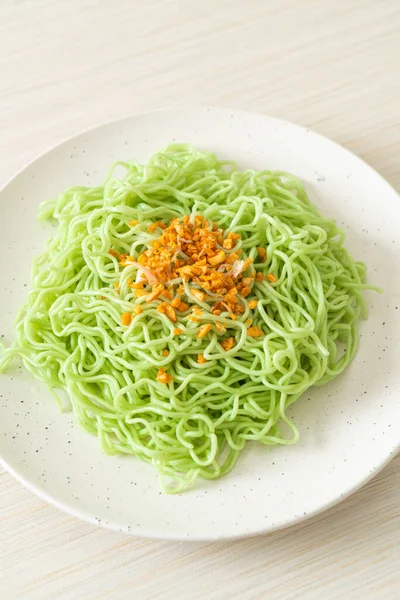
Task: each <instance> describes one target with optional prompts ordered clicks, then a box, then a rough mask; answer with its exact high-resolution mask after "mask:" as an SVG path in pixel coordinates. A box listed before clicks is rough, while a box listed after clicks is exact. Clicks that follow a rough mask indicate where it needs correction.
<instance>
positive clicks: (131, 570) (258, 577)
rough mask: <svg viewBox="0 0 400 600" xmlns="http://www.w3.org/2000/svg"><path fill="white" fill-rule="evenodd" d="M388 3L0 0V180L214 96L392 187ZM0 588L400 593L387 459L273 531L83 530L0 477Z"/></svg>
mask: <svg viewBox="0 0 400 600" xmlns="http://www.w3.org/2000/svg"><path fill="white" fill-rule="evenodd" d="M399 31H400V2H399V0H336V1H334V0H302V1H300V0H246V1H241V0H198V1H192V0H148V1H147V2H146V1H143V2H140V1H139V0H114V1H113V2H111V1H107V0H69V1H67V0H14V1H11V0H2V2H1V4H0V132H1V133H0V155H1V162H0V184H3V183H4V182H5V181H6V180H7V179H8V178H9V177H10V176H11V175H13V174H14V173H15V172H16V171H17V170H18V169H19V168H21V167H22V166H23V165H25V164H26V163H27V162H29V161H31V160H32V159H33V158H34V157H36V156H37V155H38V154H41V153H42V152H43V151H45V150H46V149H48V148H49V147H51V146H53V145H55V144H57V143H59V142H60V141H61V140H63V139H64V138H66V137H69V136H71V135H74V134H76V133H78V132H79V131H80V130H82V129H83V128H88V127H91V126H94V125H97V124H100V123H102V122H104V121H106V120H110V119H114V118H118V117H121V116H122V115H126V114H129V113H134V112H142V111H148V110H152V109H157V108H163V107H176V106H183V105H199V104H207V105H217V106H222V107H233V108H243V109H247V110H250V111H255V112H261V113H268V114H270V115H273V116H277V117H281V118H284V119H287V120H290V121H294V122H297V123H299V124H302V125H305V126H307V127H310V128H313V129H315V130H317V131H319V132H320V133H322V134H325V135H327V136H328V137H332V138H334V139H335V140H336V141H338V142H339V143H341V144H343V145H344V146H346V147H347V148H349V149H350V150H353V151H354V152H355V153H357V154H358V155H360V156H361V157H362V158H364V159H365V160H366V161H367V162H369V163H370V164H371V165H373V166H374V167H375V168H376V169H377V170H378V171H380V172H381V173H382V175H383V176H384V177H386V178H387V179H388V181H389V182H390V183H391V184H392V185H393V186H394V187H397V189H400V169H399V155H400V135H399V134H400V71H399V66H400V34H399ZM0 481H1V487H0V511H1V522H0V536H1V561H0V569H1V573H0V598H1V599H2V600H11V599H14V598H28V599H31V598H32V599H36V598H37V599H40V600H43V599H47V598H48V599H55V598H57V599H74V600H75V599H81V598H82V599H85V600H87V599H92V598H93V599H95V598H96V599H97V598H107V599H108V598H112V599H113V598H118V599H120V598H135V599H136V598H137V599H141V600H148V599H153V598H154V599H156V598H157V599H158V598H161V599H164V598H166V599H169V598H175V599H184V600H190V599H197V598H210V599H229V600H234V599H240V600H242V599H244V600H247V599H253V598H254V599H255V598H257V599H259V598H266V599H268V600H269V599H271V600H275V599H285V600H288V599H292V598H301V599H303V598H304V599H306V600H308V599H310V600H311V599H320V598H324V599H328V600H329V599H336V598H343V599H345V600H348V599H355V598H357V599H358V598H360V599H361V598H362V599H363V600H369V599H373V600H376V599H378V600H380V599H384V598H389V599H393V600H395V599H397V598H400V535H399V534H400V518H399V500H400V492H399V489H400V488H399V484H400V457H399V456H398V457H397V458H396V459H394V460H393V461H392V462H391V463H390V464H389V465H388V466H387V467H386V468H385V469H384V470H383V471H382V472H381V473H380V474H379V475H378V476H377V477H375V479H374V480H373V481H371V482H370V483H369V484H368V485H366V486H365V487H364V488H363V489H362V490H360V491H359V492H358V493H356V494H355V495H353V496H352V497H351V498H349V499H348V500H346V501H344V502H342V503H341V504H339V505H338V506H337V507H335V508H333V509H331V510H329V511H327V512H325V513H324V514H322V515H320V516H318V517H316V518H313V519H311V520H309V521H307V522H305V523H303V524H302V525H299V526H295V527H292V528H289V529H287V530H285V531H280V532H276V533H273V534H272V535H269V536H264V537H258V538H250V539H247V540H241V541H233V542H223V543H222V542H221V543H213V544H211V543H171V542H161V541H151V540H145V539H138V538H128V537H124V536H122V535H118V534H116V533H113V532H110V531H106V530H103V529H96V528H94V527H92V526H90V525H87V524H85V523H82V522H80V521H78V520H76V519H74V518H72V517H70V516H67V515H65V514H63V513H61V512H59V511H58V510H56V509H55V508H53V507H52V506H49V505H47V504H46V503H45V502H43V501H42V500H40V499H38V498H36V497H35V496H33V495H32V494H31V493H30V492H28V491H27V490H25V489H24V488H23V487H22V486H21V485H20V484H19V483H17V482H16V481H14V480H13V479H12V478H11V476H10V475H9V474H8V473H6V472H1V473H0Z"/></svg>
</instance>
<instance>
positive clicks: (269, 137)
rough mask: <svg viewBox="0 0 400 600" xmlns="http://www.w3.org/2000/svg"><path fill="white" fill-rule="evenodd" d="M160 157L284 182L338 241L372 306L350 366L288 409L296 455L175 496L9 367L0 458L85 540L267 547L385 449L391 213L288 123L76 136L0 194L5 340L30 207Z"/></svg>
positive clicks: (395, 388)
mask: <svg viewBox="0 0 400 600" xmlns="http://www.w3.org/2000/svg"><path fill="white" fill-rule="evenodd" d="M172 141H182V142H190V143H193V144H195V145H197V146H199V147H201V148H204V149H209V150H212V151H213V152H215V153H217V154H218V155H219V156H220V157H224V158H230V159H234V160H236V161H238V162H239V165H240V166H241V167H252V168H256V169H261V168H268V169H284V170H287V171H291V172H292V173H294V174H296V175H298V176H299V177H301V178H302V179H303V180H304V182H305V185H306V187H307V190H308V192H309V194H310V196H311V198H312V199H313V200H314V202H315V203H316V204H317V205H318V206H319V208H320V209H321V210H322V212H323V213H324V214H325V215H328V216H331V217H334V218H336V219H337V221H338V223H339V224H341V225H342V226H343V227H344V228H345V230H346V232H347V247H348V248H349V250H350V251H351V252H352V253H353V255H354V256H355V257H357V258H359V259H362V260H364V261H365V262H366V263H367V265H368V273H369V280H370V281H371V282H373V283H374V284H376V285H379V286H381V287H382V288H383V289H384V290H385V292H384V294H382V295H379V294H377V293H373V292H369V293H368V294H367V298H368V304H369V308H370V317H369V319H368V321H367V322H365V323H363V324H362V327H361V344H360V349H359V351H358V353H357V356H356V359H355V360H354V362H353V363H352V365H351V366H350V368H349V369H348V370H347V371H346V372H345V373H344V374H343V375H342V376H340V377H339V378H338V379H337V380H335V381H334V382H332V383H330V384H328V385H326V386H325V387H323V388H319V389H316V390H315V391H312V392H310V393H306V394H305V395H304V396H303V397H302V398H301V399H300V400H299V401H298V402H297V403H296V404H295V405H294V406H293V407H292V409H291V414H292V416H293V418H294V419H295V421H296V424H297V425H298V427H299V429H300V434H301V441H300V442H299V443H298V444H297V445H296V446H289V447H275V448H266V447H264V446H261V445H256V444H252V445H248V447H247V449H246V450H245V451H244V452H243V455H242V456H241V458H240V460H239V462H238V464H237V466H236V467H235V469H234V471H233V472H232V473H231V474H230V475H229V476H227V477H225V478H223V479H221V480H217V481H214V482H199V485H198V486H197V487H196V489H193V490H191V491H189V492H185V493H183V494H181V495H177V496H168V495H165V494H163V493H161V491H160V488H159V484H158V479H157V474H156V472H155V470H154V469H153V468H152V467H151V466H150V465H147V464H143V463H142V462H140V461H139V460H137V459H135V458H132V457H120V458H118V457H108V456H105V455H104V454H103V453H102V452H101V450H100V447H99V443H98V440H97V439H96V438H93V437H91V436H90V435H88V434H87V433H86V432H84V431H82V430H81V429H80V428H79V426H77V425H76V424H74V422H73V419H72V416H71V415H70V414H60V413H59V412H58V409H57V406H56V404H55V402H54V401H53V399H52V397H51V396H50V394H49V392H48V391H47V390H46V388H45V387H44V386H42V385H41V384H39V383H37V382H36V381H35V380H33V379H32V377H31V376H30V375H29V374H27V373H25V372H24V371H23V370H22V369H20V368H18V367H14V370H13V372H11V371H10V372H9V373H8V374H6V375H2V376H0V404H1V412H0V454H1V457H2V461H3V464H4V465H5V466H6V468H7V469H8V470H9V471H10V472H11V473H13V474H14V475H15V476H16V477H17V478H18V479H19V480H20V481H22V482H23V483H24V484H25V485H26V486H27V487H29V488H30V489H31V490H33V491H34V492H36V493H37V494H38V495H39V496H42V497H43V498H45V499H46V500H48V501H49V502H51V503H53V504H55V505H56V506H58V507H59V508H61V509H63V510H66V511H67V512H69V513H71V514H73V515H76V516H78V517H81V518H83V519H86V520H87V521H90V522H92V523H95V524H98V525H103V526H106V527H110V528H112V529H116V530H119V531H124V532H128V533H132V534H135V535H145V536H151V537H159V538H169V539H193V540H194V539H196V540H200V539H214V540H215V539H221V538H228V537H238V536H244V535H251V534H256V533H262V532H267V531H271V530H273V529H277V528H280V527H285V526H287V525H290V524H292V523H295V522H298V521H300V520H302V519H304V518H306V517H309V516H311V515H314V514H316V513H318V512H320V511H322V510H324V509H326V508H327V507H329V506H332V505H333V504H335V503H336V502H338V501H339V500H340V499H342V498H344V497H345V496H347V495H349V494H350V493H352V492H353V491H355V490H356V489H357V488H359V487H360V486H361V485H362V484H363V483H365V482H366V481H367V480H368V479H369V478H370V477H372V476H373V475H374V474H375V473H376V472H377V471H378V470H379V469H381V468H382V467H383V466H384V465H385V464H386V463H387V462H388V461H389V459H390V458H391V457H393V456H394V455H395V454H396V452H397V450H398V448H399V440H400V404H399V398H400V370H399V368H398V364H396V363H398V358H399V356H400V269H399V265H400V236H399V234H398V228H399V223H400V201H399V198H398V196H397V194H396V193H395V191H394V190H393V189H392V188H391V187H390V186H389V185H388V184H387V183H386V182H385V181H384V180H383V179H382V178H381V177H380V176H379V175H378V174H377V173H376V172H375V171H373V169H371V168H370V167H369V166H367V165H366V164H365V163H364V162H362V161H361V160H360V159H358V158H357V157H355V156H354V155H352V154H351V153H349V152H348V151H346V150H344V149H343V148H341V147H340V146H338V145H336V144H334V143H333V142H331V141H329V140H327V139H325V138H323V137H321V136H319V135H317V134H315V133H313V132H311V131H309V130H306V129H302V128H300V127H297V126H295V125H291V124H290V123H286V122H283V121H278V120H276V119H272V118H270V117H266V116H261V115H254V114H249V113H244V112H228V111H224V110H218V109H191V110H177V111H169V112H158V113H153V114H146V115H139V116H134V117H130V118H127V119H123V120H121V121H117V122H114V123H109V124H106V125H103V126H101V127H98V128H97V129H93V130H91V131H88V132H86V133H83V134H82V135H79V136H77V137H76V138H74V139H72V140H69V141H67V142H65V143H63V144H62V145H60V146H58V147H57V148H55V149H53V150H51V151H50V152H48V153H47V154H45V155H44V156H42V157H40V158H39V159H37V160H36V161H35V162H33V163H32V164H31V165H29V166H28V167H27V168H26V169H25V170H23V171H22V172H21V173H19V174H18V175H17V176H16V177H15V178H14V179H13V180H12V181H11V182H10V183H9V184H8V185H7V186H6V187H5V188H4V189H3V190H2V192H1V193H0V215H1V217H0V231H1V235H0V272H1V281H2V287H1V290H0V294H1V312H0V335H3V336H4V338H5V341H6V342H7V343H10V342H11V341H12V339H13V321H14V315H15V313H16V310H17V308H18V307H19V306H20V305H21V304H22V303H23V302H24V298H25V296H26V294H27V291H28V289H29V272H30V263H31V260H32V257H33V256H34V255H36V254H37V253H38V252H39V251H40V250H41V249H42V248H43V244H44V241H45V239H46V237H47V236H48V235H49V233H50V232H51V228H49V226H44V225H41V224H38V223H37V222H36V219H35V217H36V213H37V209H38V205H39V203H40V201H41V200H43V199H46V198H49V197H53V196H54V195H56V194H58V193H59V192H60V191H62V190H63V189H64V188H66V187H69V186H71V185H73V184H74V185H75V184H84V185H85V184H91V185H95V184H99V183H100V182H101V181H102V180H103V178H104V176H105V174H106V172H107V169H108V167H109V166H110V164H111V163H112V162H113V161H114V160H116V159H129V158H132V157H135V158H137V159H139V160H142V161H145V160H146V159H147V157H148V156H149V155H150V154H151V153H153V152H154V151H156V150H158V149H160V148H161V147H162V146H164V145H165V144H167V143H169V142H172ZM396 358H397V361H396Z"/></svg>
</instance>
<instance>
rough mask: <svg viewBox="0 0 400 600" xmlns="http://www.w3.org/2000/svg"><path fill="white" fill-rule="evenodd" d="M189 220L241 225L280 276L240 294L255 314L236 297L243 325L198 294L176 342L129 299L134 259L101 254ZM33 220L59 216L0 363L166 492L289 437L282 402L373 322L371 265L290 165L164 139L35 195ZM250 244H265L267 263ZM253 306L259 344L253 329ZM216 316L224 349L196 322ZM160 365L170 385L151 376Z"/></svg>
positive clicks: (352, 348)
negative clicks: (275, 166)
mask: <svg viewBox="0 0 400 600" xmlns="http://www.w3.org/2000/svg"><path fill="white" fill-rule="evenodd" d="M190 213H191V214H194V213H197V214H201V215H203V216H204V217H205V218H206V219H207V220H209V221H215V222H216V223H217V224H218V225H219V226H220V227H221V228H223V229H224V230H226V231H234V232H237V233H240V234H241V236H242V241H241V242H240V245H241V248H242V251H243V255H242V256H243V258H246V257H251V258H253V259H254V263H253V266H252V267H251V269H253V270H254V269H255V270H256V271H261V272H262V273H264V274H265V275H266V274H268V273H273V274H275V275H276V277H277V278H278V280H277V281H276V282H275V283H270V282H269V281H267V280H266V281H261V282H258V281H257V282H256V283H255V285H254V288H253V290H252V294H251V296H249V297H248V298H247V299H246V300H247V301H249V300H251V299H258V301H259V302H258V306H257V308H256V309H255V310H254V311H252V312H251V313H250V310H249V308H248V307H247V302H246V301H244V303H245V306H246V310H245V312H244V313H243V315H241V316H240V317H239V318H238V319H237V320H232V319H230V318H229V317H228V314H227V313H222V314H221V315H220V316H216V315H214V314H212V313H211V311H210V307H211V306H210V305H208V304H207V302H206V301H205V302H201V303H199V304H200V305H201V307H202V308H203V312H202V315H201V317H200V320H199V322H193V321H191V320H189V319H188V317H187V316H183V317H181V318H180V322H179V327H181V328H182V330H183V334H182V335H180V336H176V335H174V333H173V329H174V328H175V327H176V325H174V324H173V323H171V321H170V320H169V319H168V318H167V317H166V316H165V315H164V314H161V313H160V312H158V311H157V310H156V306H157V301H154V302H151V303H147V302H146V301H145V299H143V298H139V299H137V298H136V297H135V295H134V293H133V291H132V289H131V288H130V287H129V286H128V284H127V281H128V280H129V279H130V278H133V279H134V278H135V275H136V267H135V266H132V265H131V266H127V267H125V268H121V267H120V265H119V263H118V260H117V259H116V258H114V257H113V256H111V255H110V254H109V252H108V251H109V249H110V248H115V249H117V251H118V252H120V253H126V254H130V255H134V256H138V254H140V252H142V251H144V250H145V249H146V248H148V247H149V244H150V243H151V241H152V240H153V239H155V238H156V237H157V233H153V234H150V233H149V232H148V227H149V225H150V224H151V223H152V222H154V221H156V220H162V221H164V222H165V223H168V222H169V221H170V220H171V219H173V218H175V217H182V216H183V215H185V214H190ZM40 219H55V220H56V221H57V222H58V229H57V233H56V235H55V236H54V237H53V238H51V239H50V240H49V241H48V243H47V245H46V250H45V252H44V253H43V254H42V255H41V256H39V257H38V258H37V259H36V260H35V261H34V264H33V275H32V291H31V292H30V293H29V296H28V300H27V303H26V305H25V307H24V308H23V310H22V312H21V313H20V315H19V317H18V319H17V324H16V341H15V343H14V344H13V346H12V347H11V348H8V349H4V350H3V352H2V358H1V359H0V371H5V370H6V369H7V367H8V366H9V363H10V362H11V361H12V359H13V358H14V357H20V358H21V359H22V361H23V363H24V365H25V366H26V368H27V369H29V370H30V371H31V372H32V373H33V375H34V376H35V377H37V378H38V379H40V380H41V381H43V382H45V383H46V384H47V385H48V386H49V387H50V388H51V389H52V391H54V392H55V394H56V396H57V397H59V390H63V391H66V392H67V394H68V396H69V398H70V401H71V403H72V407H73V410H74V412H75V415H76V418H77V420H78V421H79V423H80V424H81V425H82V426H83V427H84V428H85V429H86V430H87V431H88V432H90V433H92V434H94V435H97V436H98V437H99V438H100V440H101V444H102V447H103V449H104V450H105V452H107V453H108V454H120V453H126V454H133V455H135V456H137V457H139V458H140V459H142V460H145V461H149V462H151V463H152V464H153V465H154V466H155V467H156V468H157V469H158V471H159V473H160V474H161V482H162V484H163V486H164V489H166V491H169V492H179V491H182V490H183V489H185V488H187V487H189V486H191V485H192V484H193V482H194V481H195V480H196V478H197V477H203V478H206V479H214V478H217V477H220V476H222V475H224V474H225V473H227V472H228V471H230V469H232V467H233V466H234V464H235V462H236V460H237V458H238V455H239V453H240V451H241V450H242V449H243V447H244V446H245V444H246V442H248V441H250V440H257V441H258V442H261V443H263V444H266V445H274V444H292V443H294V442H296V441H297V439H298V437H299V435H298V431H297V429H296V427H295V425H294V424H293V423H292V422H291V420H290V419H289V418H288V416H287V412H286V411H287V408H288V406H289V405H290V404H292V402H294V401H295V400H296V399H297V398H299V396H301V394H303V393H304V392H305V390H307V389H308V388H309V387H310V386H313V385H316V384H318V385H320V384H323V383H326V382H328V381H330V380H331V379H333V378H334V377H336V376H337V375H338V374H339V373H341V371H343V369H345V368H346V366H347V365H348V364H349V363H350V361H351V360H352V358H353V357H354V354H355V352H356V349H357V343H358V331H357V322H358V321H359V319H360V318H361V317H366V307H365V302H364V299H363V289H364V288H366V287H367V286H366V285H365V284H364V280H365V266H364V264H363V263H361V262H355V261H354V260H353V259H352V258H351V257H350V256H349V254H348V252H347V251H346V250H345V249H344V248H343V241H344V233H343V231H341V230H340V229H338V227H337V226H336V224H335V222H334V221H332V220H328V219H325V218H323V217H322V216H321V215H320V214H319V212H318V210H317V209H316V207H315V206H313V205H312V204H311V203H310V201H309V199H308V198H307V195H306V193H305V191H304V188H303V186H302V184H301V182H300V181H299V180H298V179H296V178H295V177H293V176H292V175H290V174H288V173H283V172H271V171H262V172H254V171H250V170H248V171H244V172H239V171H238V169H237V167H236V165H235V164H233V163H229V162H220V161H219V160H218V159H217V158H216V157H215V156H214V155H213V154H211V153H209V152H200V151H198V150H196V149H195V148H193V147H191V146H187V145H172V146H169V147H168V148H166V149H165V150H163V151H161V152H159V153H157V154H155V155H154V156H153V157H152V158H151V159H150V160H149V162H148V164H147V165H140V164H138V163H136V162H118V163H116V164H115V165H114V166H113V167H112V169H111V172H110V173H109V175H108V177H107V179H106V181H105V183H104V185H103V186H100V187H96V188H85V187H73V188H70V189H69V190H67V191H66V192H65V193H64V194H62V195H61V196H59V197H58V198H57V199H56V200H51V201H49V202H45V203H43V204H42V205H41V208H40ZM136 219H137V220H138V221H139V223H138V224H137V225H136V226H134V227H132V226H130V225H129V221H131V220H136ZM257 247H265V248H266V250H267V260H266V262H264V263H262V262H260V260H259V259H258V255H257ZM251 269H250V270H251ZM117 282H119V286H120V289H119V293H118V292H117V290H116V289H115V287H114V284H115V283H117ZM185 285H186V286H187V284H185ZM186 289H187V288H186ZM187 291H188V289H187ZM135 302H139V303H140V304H141V306H142V307H143V312H142V313H141V314H139V315H137V316H135V317H134V319H133V320H132V322H131V324H130V325H129V326H128V327H124V326H123V325H122V324H121V314H122V313H124V312H125V311H131V310H132V305H133V303H135ZM250 315H251V316H252V319H253V322H252V324H253V325H257V326H258V327H259V328H260V329H262V331H263V332H264V335H263V336H262V337H258V338H250V337H248V336H247V335H246V331H247V328H246V325H245V322H246V320H247V319H248V318H249V316H250ZM215 321H220V322H221V323H223V324H224V326H225V327H226V328H227V335H229V336H233V337H234V338H235V346H234V348H232V349H231V350H229V351H225V350H223V348H222V347H221V345H220V342H221V338H220V337H219V336H218V335H217V333H216V332H215V330H213V331H212V332H210V333H209V334H207V336H206V337H204V338H197V337H196V335H197V332H198V330H199V327H200V326H201V325H202V323H205V322H207V323H213V322H215ZM165 349H168V350H169V355H168V356H164V355H163V350H165ZM199 353H202V354H203V355H204V357H205V358H206V359H207V362H206V363H205V364H198V362H197V356H198V354H199ZM160 367H163V368H165V369H166V370H167V371H168V373H170V374H172V375H173V381H172V383H169V384H168V385H166V384H163V383H160V382H159V381H157V372H158V369H159V368H160Z"/></svg>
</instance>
